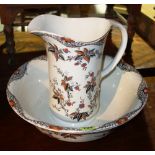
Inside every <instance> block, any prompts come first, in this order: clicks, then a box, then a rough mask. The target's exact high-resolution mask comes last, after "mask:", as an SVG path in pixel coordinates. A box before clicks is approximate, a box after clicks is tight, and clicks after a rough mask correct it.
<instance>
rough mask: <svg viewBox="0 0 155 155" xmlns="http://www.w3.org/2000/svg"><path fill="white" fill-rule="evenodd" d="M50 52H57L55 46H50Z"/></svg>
mask: <svg viewBox="0 0 155 155" xmlns="http://www.w3.org/2000/svg"><path fill="white" fill-rule="evenodd" d="M48 51H50V52H52V53H53V52H55V48H54V46H53V45H52V44H50V47H49V48H48Z"/></svg>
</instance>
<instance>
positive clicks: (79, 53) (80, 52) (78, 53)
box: [75, 50, 84, 56]
mask: <svg viewBox="0 0 155 155" xmlns="http://www.w3.org/2000/svg"><path fill="white" fill-rule="evenodd" d="M75 52H76V53H77V55H80V56H84V52H83V51H78V50H75Z"/></svg>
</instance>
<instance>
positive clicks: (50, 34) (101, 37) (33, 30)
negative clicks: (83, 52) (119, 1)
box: [28, 14, 111, 44]
mask: <svg viewBox="0 0 155 155" xmlns="http://www.w3.org/2000/svg"><path fill="white" fill-rule="evenodd" d="M45 17H46V18H47V17H53V18H55V19H60V20H61V19H63V20H64V21H65V20H66V19H67V20H70V21H71V20H77V19H78V20H81V21H82V22H84V20H85V19H88V20H93V19H95V20H102V22H103V20H104V22H105V21H106V23H108V26H109V27H108V28H107V29H106V30H105V31H104V32H101V35H100V34H98V36H97V37H94V38H95V39H92V40H91V39H90V40H88V41H85V40H83V39H77V38H76V37H70V36H69V35H66V34H61V33H59V32H58V33H55V32H51V31H47V30H40V29H41V28H38V27H37V26H35V24H36V23H35V22H36V21H37V20H40V19H42V18H45ZM42 20H43V19H42ZM65 22H66V21H65ZM73 22H74V21H73ZM99 22H100V21H99ZM37 24H38V23H37ZM33 26H34V27H35V28H33ZM103 29H104V27H103ZM110 29H111V22H110V20H109V19H106V18H101V17H77V18H75V17H62V16H56V15H50V14H42V15H39V16H37V17H35V18H34V19H33V20H32V21H31V22H30V23H29V25H28V32H30V33H32V34H35V35H38V36H48V37H53V36H54V37H59V38H64V39H67V40H68V41H69V42H72V43H73V42H74V43H76V44H90V43H97V42H100V40H101V41H102V40H104V39H105V38H106V37H107V35H108V33H109V31H110ZM59 40H60V39H59Z"/></svg>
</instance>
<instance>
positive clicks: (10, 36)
mask: <svg viewBox="0 0 155 155" xmlns="http://www.w3.org/2000/svg"><path fill="white" fill-rule="evenodd" d="M4 33H5V37H6V48H7V53H8V56H9V59H8V64H9V65H13V64H14V63H15V59H14V55H15V42H14V33H13V26H12V24H8V25H4Z"/></svg>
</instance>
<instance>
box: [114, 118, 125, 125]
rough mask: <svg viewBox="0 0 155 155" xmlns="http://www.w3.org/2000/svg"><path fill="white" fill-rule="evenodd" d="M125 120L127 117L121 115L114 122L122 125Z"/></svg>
mask: <svg viewBox="0 0 155 155" xmlns="http://www.w3.org/2000/svg"><path fill="white" fill-rule="evenodd" d="M127 121H128V118H127V117H123V118H120V119H119V120H117V121H116V123H117V124H118V125H122V124H124V123H125V122H127Z"/></svg>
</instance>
